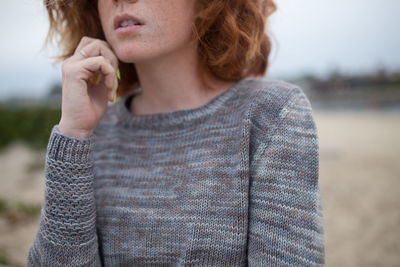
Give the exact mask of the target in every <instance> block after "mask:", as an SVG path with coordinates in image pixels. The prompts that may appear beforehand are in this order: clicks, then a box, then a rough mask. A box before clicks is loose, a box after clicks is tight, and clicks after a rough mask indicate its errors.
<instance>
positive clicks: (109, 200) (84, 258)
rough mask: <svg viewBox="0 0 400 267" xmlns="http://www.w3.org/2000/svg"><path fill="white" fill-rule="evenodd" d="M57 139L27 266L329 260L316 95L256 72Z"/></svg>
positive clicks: (119, 108) (113, 109) (115, 111)
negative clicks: (175, 103)
mask: <svg viewBox="0 0 400 267" xmlns="http://www.w3.org/2000/svg"><path fill="white" fill-rule="evenodd" d="M132 96H134V94H131V95H130V96H127V97H125V98H121V99H119V100H118V101H117V103H116V104H114V105H109V106H108V108H107V112H106V114H105V115H104V117H103V118H102V120H101V121H100V123H99V124H98V126H97V128H96V129H95V131H94V134H93V135H92V136H91V137H89V138H86V139H80V138H72V137H68V136H64V135H62V134H61V133H60V132H59V131H58V128H57V126H58V125H55V126H54V127H53V130H52V132H51V136H50V140H49V143H48V147H47V157H46V168H45V176H46V177H45V179H46V189H45V193H44V194H45V199H44V201H43V206H42V210H41V215H40V224H39V229H38V233H37V235H36V238H35V241H34V243H33V245H32V247H31V249H30V251H29V255H28V266H321V265H324V261H325V260H324V258H325V257H324V234H323V232H324V230H323V217H322V205H321V200H320V194H319V185H318V173H319V145H318V135H317V128H316V125H315V121H314V117H313V114H312V109H311V105H310V102H309V100H308V98H307V97H306V95H305V94H304V92H303V91H302V89H300V88H299V87H296V86H294V85H292V84H289V83H285V82H282V81H267V80H264V79H261V78H246V79H243V80H241V81H239V82H238V83H237V84H236V85H234V86H233V87H231V88H230V89H229V90H228V91H225V92H224V93H222V94H220V95H219V96H217V97H215V98H214V99H212V100H211V101H210V102H208V103H207V104H205V105H203V106H200V107H198V108H194V109H188V110H179V111H175V112H168V113H158V114H146V115H133V114H131V113H130V112H129V109H128V108H127V106H128V105H129V103H130V102H129V101H130V100H131V97H132Z"/></svg>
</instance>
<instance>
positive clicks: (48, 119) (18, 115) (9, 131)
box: [0, 106, 61, 150]
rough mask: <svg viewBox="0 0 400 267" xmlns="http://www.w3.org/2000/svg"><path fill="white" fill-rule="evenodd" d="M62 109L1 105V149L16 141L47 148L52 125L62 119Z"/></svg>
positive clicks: (35, 147) (36, 147)
mask: <svg viewBox="0 0 400 267" xmlns="http://www.w3.org/2000/svg"><path fill="white" fill-rule="evenodd" d="M60 118H61V109H59V108H58V109H52V108H47V107H24V108H18V109H11V108H8V107H2V106H0V150H1V149H3V148H4V147H6V146H7V145H9V144H11V143H12V142H15V141H23V142H25V143H27V144H28V145H29V146H31V147H32V148H34V149H45V148H46V145H47V143H48V140H49V136H50V132H51V129H52V127H53V126H54V125H55V124H57V123H58V122H59V121H60Z"/></svg>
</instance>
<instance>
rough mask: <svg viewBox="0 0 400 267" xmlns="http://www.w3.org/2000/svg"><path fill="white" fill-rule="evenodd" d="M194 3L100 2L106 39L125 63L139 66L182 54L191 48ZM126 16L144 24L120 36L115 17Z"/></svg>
mask: <svg viewBox="0 0 400 267" xmlns="http://www.w3.org/2000/svg"><path fill="white" fill-rule="evenodd" d="M194 5H195V0H169V1H165V0H151V1H140V0H139V1H137V2H129V1H110V0H98V10H99V16H100V20H101V24H102V27H103V31H104V34H105V37H106V41H107V42H108V43H109V44H110V45H111V47H112V48H113V50H114V52H115V53H116V55H117V57H118V58H119V59H120V60H121V61H123V62H127V63H128V62H129V63H138V62H141V61H144V60H149V59H152V58H162V57H167V56H168V55H172V54H173V53H179V51H182V49H184V48H185V47H186V46H188V45H189V40H190V38H191V36H192V21H193V20H192V18H193V15H194ZM123 13H127V14H130V15H133V16H135V17H137V18H139V19H140V20H141V21H142V22H143V23H144V24H145V25H144V26H143V28H142V29H141V30H140V32H138V33H132V34H129V35H126V36H123V37H121V36H117V34H116V32H115V31H114V18H115V17H116V16H117V15H120V14H123Z"/></svg>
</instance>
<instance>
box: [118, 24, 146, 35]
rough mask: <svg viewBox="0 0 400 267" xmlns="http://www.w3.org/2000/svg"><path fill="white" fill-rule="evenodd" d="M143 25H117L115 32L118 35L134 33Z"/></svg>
mask: <svg viewBox="0 0 400 267" xmlns="http://www.w3.org/2000/svg"><path fill="white" fill-rule="evenodd" d="M143 26H144V25H129V26H125V27H118V28H117V29H115V32H116V33H117V34H119V35H122V34H128V33H135V32H138V31H139V30H141V28H142V27H143Z"/></svg>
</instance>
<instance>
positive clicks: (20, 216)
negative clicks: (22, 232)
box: [0, 199, 42, 223]
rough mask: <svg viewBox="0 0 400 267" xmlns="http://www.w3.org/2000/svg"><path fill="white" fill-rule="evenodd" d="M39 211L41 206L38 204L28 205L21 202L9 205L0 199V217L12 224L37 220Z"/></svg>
mask: <svg viewBox="0 0 400 267" xmlns="http://www.w3.org/2000/svg"><path fill="white" fill-rule="evenodd" d="M41 209H42V206H41V205H39V204H28V203H24V202H21V201H18V202H15V203H14V202H13V203H10V202H9V201H7V200H5V199H0V216H1V217H4V218H6V219H7V220H8V221H10V222H12V223H15V222H20V221H24V220H26V219H37V218H38V217H39V216H40V211H41Z"/></svg>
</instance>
